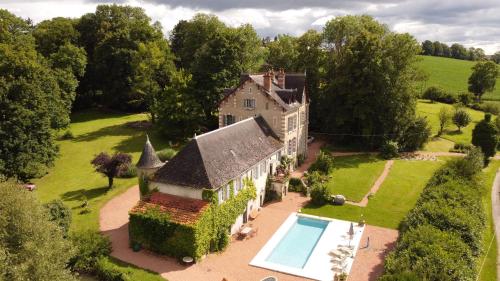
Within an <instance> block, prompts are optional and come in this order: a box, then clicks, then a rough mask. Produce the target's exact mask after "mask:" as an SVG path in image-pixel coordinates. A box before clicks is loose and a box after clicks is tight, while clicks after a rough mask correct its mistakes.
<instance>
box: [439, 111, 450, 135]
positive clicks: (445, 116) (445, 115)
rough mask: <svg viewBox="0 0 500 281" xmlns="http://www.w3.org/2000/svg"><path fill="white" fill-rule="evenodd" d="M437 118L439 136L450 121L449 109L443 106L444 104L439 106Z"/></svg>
mask: <svg viewBox="0 0 500 281" xmlns="http://www.w3.org/2000/svg"><path fill="white" fill-rule="evenodd" d="M438 119H439V132H438V136H440V135H441V134H442V133H443V132H444V130H445V129H446V127H447V126H448V125H449V124H450V121H451V114H450V111H449V110H448V108H447V107H445V106H443V107H441V109H440V110H439V113H438Z"/></svg>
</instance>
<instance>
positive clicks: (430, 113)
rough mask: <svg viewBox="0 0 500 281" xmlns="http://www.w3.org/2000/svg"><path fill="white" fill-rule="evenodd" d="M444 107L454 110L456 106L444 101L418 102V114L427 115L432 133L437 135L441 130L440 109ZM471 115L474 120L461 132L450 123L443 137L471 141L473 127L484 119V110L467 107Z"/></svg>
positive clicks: (456, 140) (457, 140) (455, 140)
mask: <svg viewBox="0 0 500 281" xmlns="http://www.w3.org/2000/svg"><path fill="white" fill-rule="evenodd" d="M442 107H446V108H448V109H449V110H450V112H453V111H454V108H453V106H452V105H450V104H444V103H431V102H429V101H427V100H419V102H418V104H417V114H418V115H419V116H425V117H426V118H427V120H428V121H429V124H430V125H431V127H432V133H433V134H434V135H435V134H437V132H438V131H439V118H438V114H439V110H441V108H442ZM465 110H466V111H467V112H468V113H469V114H470V116H471V118H472V122H471V123H470V124H469V125H468V126H467V127H465V128H462V130H461V132H458V130H457V127H456V126H455V125H453V124H450V125H449V126H448V127H447V128H446V129H445V132H444V134H442V135H441V138H443V139H447V140H450V141H452V142H462V143H470V142H471V140H472V129H474V126H475V125H476V124H477V123H478V122H479V121H481V120H483V119H484V112H481V111H477V110H472V109H470V108H466V109H465Z"/></svg>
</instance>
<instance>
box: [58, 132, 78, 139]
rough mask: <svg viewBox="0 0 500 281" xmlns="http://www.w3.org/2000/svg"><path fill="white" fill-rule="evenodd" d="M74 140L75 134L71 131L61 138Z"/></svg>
mask: <svg viewBox="0 0 500 281" xmlns="http://www.w3.org/2000/svg"><path fill="white" fill-rule="evenodd" d="M74 138H75V136H74V135H73V132H71V131H70V130H66V131H65V132H64V134H62V135H61V137H60V139H61V140H71V139H74Z"/></svg>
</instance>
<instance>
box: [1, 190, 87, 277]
mask: <svg viewBox="0 0 500 281" xmlns="http://www.w3.org/2000/svg"><path fill="white" fill-rule="evenodd" d="M0 229H2V231H1V232H0V280H12V281H21V280H34V281H43V280H55V281H69V280H77V279H76V278H75V277H74V276H73V275H72V274H71V272H70V271H69V270H68V268H67V264H68V262H69V259H70V258H71V256H72V255H73V253H74V251H73V249H72V245H71V242H70V241H69V240H66V239H64V238H63V231H62V229H61V228H60V227H59V226H58V225H56V224H55V223H53V222H50V221H49V215H48V213H47V211H46V209H45V208H44V207H43V206H42V205H40V203H38V202H37V201H36V199H35V196H34V195H33V194H32V193H30V192H28V191H25V190H24V189H22V188H21V187H19V186H17V185H15V184H14V183H11V182H7V183H1V184H0Z"/></svg>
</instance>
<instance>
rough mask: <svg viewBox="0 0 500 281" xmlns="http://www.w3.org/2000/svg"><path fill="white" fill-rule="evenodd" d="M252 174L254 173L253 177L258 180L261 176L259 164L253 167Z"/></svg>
mask: <svg viewBox="0 0 500 281" xmlns="http://www.w3.org/2000/svg"><path fill="white" fill-rule="evenodd" d="M252 174H253V179H254V180H256V179H257V178H259V168H258V166H255V167H253V170H252Z"/></svg>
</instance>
